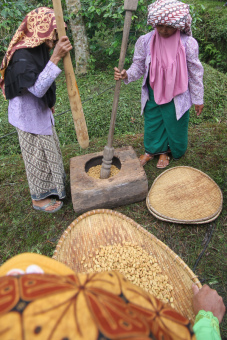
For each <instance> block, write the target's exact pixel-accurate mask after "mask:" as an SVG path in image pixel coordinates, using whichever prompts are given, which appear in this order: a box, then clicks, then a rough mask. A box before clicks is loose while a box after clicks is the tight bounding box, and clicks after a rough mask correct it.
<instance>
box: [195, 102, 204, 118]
mask: <svg viewBox="0 0 227 340" xmlns="http://www.w3.org/2000/svg"><path fill="white" fill-rule="evenodd" d="M203 108H204V105H203V104H201V105H196V104H195V112H196V114H197V116H199V115H200V114H201V113H202V111H203Z"/></svg>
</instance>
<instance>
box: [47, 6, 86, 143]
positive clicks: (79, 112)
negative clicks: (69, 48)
mask: <svg viewBox="0 0 227 340" xmlns="http://www.w3.org/2000/svg"><path fill="white" fill-rule="evenodd" d="M53 7H54V13H55V19H56V24H57V31H58V36H59V38H61V37H62V36H65V35H66V31H65V23H64V19H63V11H62V6H61V0H53ZM63 64H64V70H65V78H66V84H67V90H68V96H69V102H70V107H71V111H72V116H73V121H74V125H75V130H76V135H77V140H78V143H79V144H80V146H81V148H83V149H85V148H87V147H88V145H89V137H88V131H87V125H86V121H85V118H84V112H83V108H82V103H81V99H80V94H79V89H78V86H77V83H76V77H75V73H74V70H73V65H72V60H71V57H70V53H69V52H68V53H67V54H66V56H65V57H64V58H63Z"/></svg>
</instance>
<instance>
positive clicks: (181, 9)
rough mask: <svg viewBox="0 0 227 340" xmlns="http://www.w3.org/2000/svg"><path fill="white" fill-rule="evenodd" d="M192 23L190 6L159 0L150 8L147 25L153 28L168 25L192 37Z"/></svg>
mask: <svg viewBox="0 0 227 340" xmlns="http://www.w3.org/2000/svg"><path fill="white" fill-rule="evenodd" d="M191 22H192V18H191V15H190V13H189V5H187V4H185V3H183V2H181V1H177V0H157V1H155V2H154V3H152V4H151V5H149V6H148V18H147V24H148V25H151V26H152V27H153V28H155V27H156V26H157V25H167V26H172V27H174V28H177V29H178V30H180V31H181V32H183V33H185V34H187V35H192V32H191Z"/></svg>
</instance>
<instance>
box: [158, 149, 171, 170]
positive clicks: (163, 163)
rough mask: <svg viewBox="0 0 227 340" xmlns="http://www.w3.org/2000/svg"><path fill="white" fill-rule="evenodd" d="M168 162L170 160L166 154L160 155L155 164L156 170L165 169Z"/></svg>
mask: <svg viewBox="0 0 227 340" xmlns="http://www.w3.org/2000/svg"><path fill="white" fill-rule="evenodd" d="M169 160H170V158H169V156H167V154H166V153H164V154H162V155H160V156H159V160H158V163H157V168H158V169H164V168H166V167H167V166H168V165H169Z"/></svg>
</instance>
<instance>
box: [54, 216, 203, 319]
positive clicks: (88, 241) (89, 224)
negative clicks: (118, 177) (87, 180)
mask: <svg viewBox="0 0 227 340" xmlns="http://www.w3.org/2000/svg"><path fill="white" fill-rule="evenodd" d="M124 242H131V243H135V244H137V245H139V246H140V247H141V248H143V250H145V251H147V252H148V253H149V254H150V253H152V256H155V257H156V259H157V262H158V265H159V267H160V268H161V269H162V273H163V274H165V275H167V276H168V280H169V283H170V284H171V285H172V286H173V288H174V290H173V298H174V305H175V309H176V310H177V311H178V312H179V313H181V314H182V315H184V316H185V317H187V318H188V319H189V320H190V321H191V322H192V323H193V321H194V317H195V315H194V312H193V308H192V298H193V293H192V289H191V286H192V283H196V284H197V286H198V287H199V288H201V287H202V286H201V283H200V282H199V280H198V278H197V276H196V275H195V274H194V273H193V272H192V271H191V269H190V268H189V267H188V266H187V265H186V264H185V263H184V262H183V261H182V260H181V258H179V257H178V256H177V255H176V254H175V253H174V252H173V251H172V250H171V249H170V248H169V247H168V246H166V245H165V244H164V243H162V242H161V241H160V240H158V239H157V238H156V237H155V236H154V235H152V234H151V233H149V232H147V231H146V230H145V229H144V228H143V227H141V226H140V225H139V224H137V223H136V222H135V221H133V220H132V219H130V218H128V217H127V216H125V215H123V214H120V213H118V212H116V211H112V210H107V209H102V210H101V209H99V210H92V211H89V212H87V213H85V214H83V215H81V216H80V217H78V218H77V219H76V220H75V221H74V222H72V223H71V224H70V226H69V227H68V228H67V229H66V230H65V232H64V233H63V234H62V236H61V238H60V240H59V242H58V244H57V246H56V249H55V251H54V255H53V258H54V259H56V260H57V261H59V262H62V263H64V264H66V265H67V266H68V267H70V268H71V269H73V270H74V271H75V272H77V273H81V272H86V271H87V268H88V266H90V265H91V264H92V263H93V262H92V257H95V256H96V250H97V249H99V247H100V246H107V245H108V244H110V245H111V244H121V245H124ZM82 259H83V261H82Z"/></svg>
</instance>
